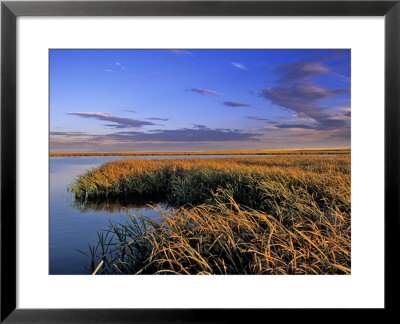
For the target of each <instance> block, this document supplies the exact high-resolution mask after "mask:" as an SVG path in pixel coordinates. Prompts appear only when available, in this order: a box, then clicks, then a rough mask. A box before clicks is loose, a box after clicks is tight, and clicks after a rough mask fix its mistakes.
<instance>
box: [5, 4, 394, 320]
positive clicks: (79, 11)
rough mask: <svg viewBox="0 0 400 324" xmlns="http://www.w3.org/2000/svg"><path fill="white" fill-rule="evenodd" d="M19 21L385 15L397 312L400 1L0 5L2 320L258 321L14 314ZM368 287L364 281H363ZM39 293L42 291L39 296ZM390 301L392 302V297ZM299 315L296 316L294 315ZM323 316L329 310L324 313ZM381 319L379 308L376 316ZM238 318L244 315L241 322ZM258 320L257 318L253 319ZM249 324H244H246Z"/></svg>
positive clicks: (129, 313)
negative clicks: (39, 18)
mask: <svg viewBox="0 0 400 324" xmlns="http://www.w3.org/2000/svg"><path fill="white" fill-rule="evenodd" d="M19 16H384V17H385V112H384V113H385V308H384V310H385V311H386V312H387V311H389V310H395V309H396V306H397V302H396V298H395V297H394V296H395V293H396V292H397V291H396V290H397V287H398V286H399V285H398V283H399V279H398V277H399V276H398V274H397V273H396V271H395V270H396V267H395V264H394V263H395V260H396V259H397V256H398V244H396V238H398V237H400V236H399V234H400V231H399V228H400V220H399V210H400V195H399V193H400V192H399V180H400V172H399V165H400V164H399V162H400V160H399V157H400V141H399V139H400V138H399V129H400V109H399V108H400V0H395V1H386V0H383V1H320V0H317V1H293V0H292V1H122V2H120V1H116V2H113V1H101V2H98V1H94V2H93V1H29V2H28V1H2V2H1V241H0V244H1V295H0V298H1V305H0V306H1V317H0V320H1V322H3V321H4V322H5V323H33V322H35V323H92V322H93V323H98V322H99V323H111V322H116V323H128V322H129V323H131V322H134V323H143V322H146V323H149V322H150V323H154V322H156V323H159V322H160V323H172V322H174V323H198V322H212V323H217V322H237V321H238V320H239V321H240V319H241V318H247V319H248V320H250V318H253V319H254V320H255V319H256V318H263V316H265V315H266V314H265V312H278V311H279V310H271V309H213V310H211V309H96V310H95V309H19V308H16V300H17V294H16V288H17V287H16V270H17V268H16V239H17V233H16V190H17V187H16V177H17V175H16V162H17V159H16V127H17V125H16V37H17V31H16V19H17V17H19ZM366 284H368V283H366ZM38 293H40V292H38ZM392 296H393V297H392ZM298 311H300V310H298ZM326 311H329V310H326ZM378 311H379V313H380V315H382V314H381V310H378ZM243 316H244V317H243ZM259 316H261V317H259ZM245 322H247V321H245Z"/></svg>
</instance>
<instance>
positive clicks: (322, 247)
mask: <svg viewBox="0 0 400 324" xmlns="http://www.w3.org/2000/svg"><path fill="white" fill-rule="evenodd" d="M71 189H72V190H73V192H75V194H76V197H77V198H78V199H83V201H85V200H86V201H91V200H94V199H96V198H99V197H106V196H115V197H120V196H124V197H128V198H129V196H130V195H133V196H140V195H151V194H157V195H159V196H161V197H163V198H164V199H166V200H168V201H169V203H170V204H171V205H174V206H176V207H175V208H171V210H169V211H167V212H166V211H162V210H160V211H159V214H160V217H161V220H158V221H154V220H151V219H147V218H145V217H138V216H132V217H131V218H130V220H129V221H128V222H127V223H126V224H118V225H115V224H110V227H109V230H108V231H107V232H105V233H101V234H99V243H98V244H97V245H95V246H94V247H92V248H91V251H92V253H91V264H92V265H96V264H98V262H100V260H103V261H104V265H103V267H102V268H101V270H99V273H124V274H128V273H129V274H349V273H350V272H351V262H350V261H351V258H350V255H351V222H350V205H351V199H350V156H349V155H342V156H277V157H253V158H218V159H173V160H167V159H165V160H136V159H134V160H124V161H115V162H109V163H106V164H104V165H102V166H101V167H99V168H97V169H93V170H91V171H89V172H88V173H87V174H85V175H82V176H80V177H78V179H77V181H76V182H75V183H74V184H73V185H72V186H71Z"/></svg>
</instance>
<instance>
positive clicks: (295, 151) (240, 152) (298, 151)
mask: <svg viewBox="0 0 400 324" xmlns="http://www.w3.org/2000/svg"><path fill="white" fill-rule="evenodd" d="M350 153H351V148H349V147H335V148H300V149H276V150H220V151H181V152H180V151H177V152H70V153H67V152H51V153H50V156H54V157H57V156H168V155H310V154H313V155H315V154H318V155H324V154H350Z"/></svg>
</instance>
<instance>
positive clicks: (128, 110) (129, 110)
mask: <svg viewBox="0 0 400 324" xmlns="http://www.w3.org/2000/svg"><path fill="white" fill-rule="evenodd" d="M124 111H127V112H131V113H134V114H136V113H137V111H136V110H132V109H124Z"/></svg>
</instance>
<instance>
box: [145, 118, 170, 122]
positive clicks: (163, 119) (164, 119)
mask: <svg viewBox="0 0 400 324" xmlns="http://www.w3.org/2000/svg"><path fill="white" fill-rule="evenodd" d="M145 119H147V120H161V121H167V120H169V118H160V117H149V118H145Z"/></svg>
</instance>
